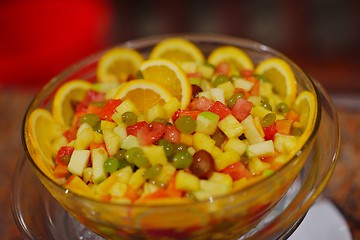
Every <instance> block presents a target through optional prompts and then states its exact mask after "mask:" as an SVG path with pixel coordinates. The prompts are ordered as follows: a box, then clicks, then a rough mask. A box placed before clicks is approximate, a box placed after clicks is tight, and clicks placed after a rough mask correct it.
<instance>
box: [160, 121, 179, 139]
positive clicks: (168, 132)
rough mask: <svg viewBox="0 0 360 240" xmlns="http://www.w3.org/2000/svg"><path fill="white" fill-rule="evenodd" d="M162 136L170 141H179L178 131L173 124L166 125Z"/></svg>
mask: <svg viewBox="0 0 360 240" xmlns="http://www.w3.org/2000/svg"><path fill="white" fill-rule="evenodd" d="M163 138H164V139H166V140H168V141H169V142H171V143H180V132H179V130H178V129H177V128H176V127H175V126H174V125H169V126H166V128H165V133H164V136H163Z"/></svg>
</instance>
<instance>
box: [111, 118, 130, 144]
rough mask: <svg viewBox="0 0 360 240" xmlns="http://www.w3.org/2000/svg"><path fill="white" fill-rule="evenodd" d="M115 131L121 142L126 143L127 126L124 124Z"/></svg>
mask: <svg viewBox="0 0 360 240" xmlns="http://www.w3.org/2000/svg"><path fill="white" fill-rule="evenodd" d="M113 131H114V133H116V134H117V135H118V136H119V137H120V142H122V141H124V140H125V138H126V137H127V132H126V125H125V124H123V123H121V124H119V125H117V126H116V127H115V128H114V130H113Z"/></svg>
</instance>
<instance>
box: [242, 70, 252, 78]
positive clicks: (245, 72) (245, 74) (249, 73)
mask: <svg viewBox="0 0 360 240" xmlns="http://www.w3.org/2000/svg"><path fill="white" fill-rule="evenodd" d="M252 75H254V70H249V69H242V70H241V76H242V77H243V78H247V77H250V76H252Z"/></svg>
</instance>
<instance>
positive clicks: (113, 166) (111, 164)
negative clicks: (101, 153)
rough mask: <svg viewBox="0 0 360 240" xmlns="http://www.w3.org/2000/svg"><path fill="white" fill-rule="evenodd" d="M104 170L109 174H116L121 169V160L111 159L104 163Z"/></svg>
mask: <svg viewBox="0 0 360 240" xmlns="http://www.w3.org/2000/svg"><path fill="white" fill-rule="evenodd" d="M104 169H105V171H106V172H108V173H112V172H115V171H116V170H118V169H119V160H118V159H117V158H114V157H110V158H108V159H106V160H105V162H104Z"/></svg>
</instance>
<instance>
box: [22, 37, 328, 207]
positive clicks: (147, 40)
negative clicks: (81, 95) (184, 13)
mask: <svg viewBox="0 0 360 240" xmlns="http://www.w3.org/2000/svg"><path fill="white" fill-rule="evenodd" d="M170 37H181V38H185V39H188V40H190V41H192V42H194V43H195V44H196V43H197V42H200V43H201V42H206V43H214V44H221V45H234V46H238V47H240V48H241V47H244V48H245V47H246V48H249V49H252V50H256V51H260V52H264V53H270V54H272V55H275V56H278V57H280V58H282V59H284V60H285V61H287V62H289V63H290V64H291V66H292V67H293V68H295V69H296V71H299V72H300V73H301V74H303V75H304V76H305V77H306V81H307V82H308V83H309V84H310V85H311V87H312V88H313V89H314V92H315V93H316V100H317V101H316V102H317V105H318V106H317V112H316V114H315V126H314V129H313V132H312V133H311V135H310V136H309V138H308V139H307V141H306V142H305V144H304V145H303V146H302V148H301V149H300V150H299V151H298V152H300V154H301V153H302V152H304V150H305V149H306V148H307V147H309V146H311V144H309V143H311V142H312V141H313V140H314V138H315V137H316V134H317V131H318V128H319V125H320V120H321V104H319V103H320V101H319V94H318V89H317V87H316V85H315V84H314V82H313V80H312V78H311V77H309V76H308V74H306V73H305V72H304V71H303V70H302V69H301V68H299V67H298V66H297V65H296V64H295V63H294V62H293V61H292V60H290V59H289V58H287V57H286V56H285V55H284V54H282V53H280V52H279V51H277V50H275V49H272V48H270V47H268V46H266V45H263V44H261V43H258V42H255V41H252V40H249V39H245V38H239V37H232V36H227V35H218V34H167V35H155V36H150V37H144V38H139V39H135V40H130V41H126V42H124V43H120V44H118V45H115V46H112V47H111V48H113V47H127V48H133V49H140V48H143V47H150V46H155V44H156V43H158V42H159V41H161V40H163V39H165V38H170ZM107 50H108V49H105V50H103V51H101V52H98V53H95V54H93V55H91V56H89V57H86V58H85V59H83V60H81V61H79V62H76V63H75V64H73V65H71V66H69V67H68V68H67V69H65V70H64V71H62V72H61V73H59V74H58V75H57V76H55V77H54V78H52V79H51V80H50V81H49V82H48V83H47V84H45V85H44V86H43V87H42V88H41V89H40V90H39V92H38V93H37V94H36V95H35V97H34V99H33V100H32V102H31V103H30V105H29V107H28V109H27V110H26V113H25V117H24V119H23V124H22V136H21V137H22V144H23V148H24V150H25V153H26V155H27V158H28V159H29V160H30V162H31V165H32V166H33V168H35V170H36V172H38V173H39V174H40V175H41V176H42V177H44V178H45V179H46V180H47V182H49V183H51V185H53V187H55V188H56V189H57V190H59V191H62V192H63V193H64V194H70V195H72V196H74V197H76V198H79V199H83V200H86V201H89V202H94V203H96V204H103V205H106V206H124V207H132V208H141V207H149V206H151V207H152V208H172V207H179V206H187V205H190V206H196V205H202V204H206V203H213V202H217V201H222V200H226V199H228V198H231V197H234V196H237V195H241V194H243V193H244V192H245V191H248V190H251V191H252V192H257V189H261V188H264V187H266V182H268V181H271V180H272V179H273V178H276V177H277V176H278V175H279V174H280V175H281V174H284V172H285V171H286V170H287V169H288V168H289V167H290V165H291V163H292V162H293V160H294V159H296V158H297V157H298V156H299V155H295V156H294V157H293V158H292V159H290V160H289V161H288V162H287V163H286V164H284V165H283V166H282V167H281V168H280V169H278V170H277V171H276V172H275V173H274V174H272V175H270V176H268V177H266V178H263V179H261V180H259V181H257V182H255V183H254V184H251V185H249V186H247V187H245V188H244V189H240V190H238V191H235V192H233V193H230V194H227V195H224V196H219V197H214V198H212V199H209V200H202V201H197V202H190V203H181V204H178V203H175V204H169V203H167V204H155V205H150V204H124V203H112V202H103V201H101V200H97V199H92V198H88V197H85V196H82V195H79V194H76V193H74V192H71V191H69V190H68V189H66V188H65V187H63V186H61V185H59V184H57V183H56V182H54V181H53V180H52V179H51V178H49V177H48V176H47V175H46V174H44V173H43V172H42V171H41V169H40V168H39V167H38V166H37V164H36V163H35V161H34V160H33V159H32V156H31V154H30V152H29V150H28V147H27V143H26V139H25V135H26V134H27V130H26V127H25V125H26V121H27V119H28V115H29V114H30V112H31V111H32V110H34V109H35V108H36V106H35V105H36V104H38V101H39V99H42V98H45V99H46V98H47V97H48V95H47V94H45V93H47V92H48V91H49V89H52V91H50V92H53V90H54V89H56V86H57V85H58V84H59V83H60V82H63V80H64V79H67V77H69V76H70V75H71V74H73V73H76V71H78V70H80V69H82V68H84V67H86V66H88V65H89V64H90V63H93V62H94V61H95V62H96V61H97V60H98V59H99V58H100V56H101V55H103V54H104V53H105V52H106V51H107ZM45 96H46V97H45ZM259 192H261V191H259ZM254 197H256V196H254Z"/></svg>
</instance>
